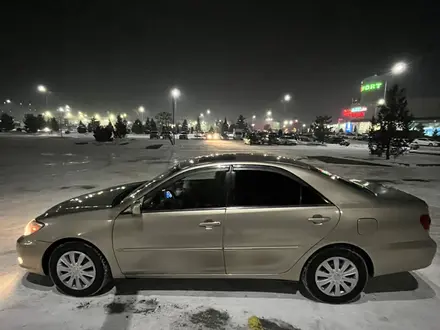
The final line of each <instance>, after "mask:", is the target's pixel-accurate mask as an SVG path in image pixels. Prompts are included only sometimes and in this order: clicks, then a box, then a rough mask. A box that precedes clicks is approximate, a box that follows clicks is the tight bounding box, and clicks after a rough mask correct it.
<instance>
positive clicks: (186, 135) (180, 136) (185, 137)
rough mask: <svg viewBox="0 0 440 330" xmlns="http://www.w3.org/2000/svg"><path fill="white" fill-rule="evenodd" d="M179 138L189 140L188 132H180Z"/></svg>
mask: <svg viewBox="0 0 440 330" xmlns="http://www.w3.org/2000/svg"><path fill="white" fill-rule="evenodd" d="M179 140H188V133H186V132H182V133H180V135H179Z"/></svg>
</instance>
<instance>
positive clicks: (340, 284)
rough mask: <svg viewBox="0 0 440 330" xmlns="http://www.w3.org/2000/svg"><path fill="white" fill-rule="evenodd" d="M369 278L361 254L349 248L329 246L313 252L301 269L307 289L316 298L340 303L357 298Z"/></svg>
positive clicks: (331, 302)
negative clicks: (313, 254) (315, 253)
mask: <svg viewBox="0 0 440 330" xmlns="http://www.w3.org/2000/svg"><path fill="white" fill-rule="evenodd" d="M367 280H368V271H367V266H366V264H365V261H364V260H363V258H362V257H361V256H360V255H359V254H357V253H356V252H355V251H353V250H351V249H349V248H339V247H338V248H330V249H325V250H323V251H321V252H319V253H318V254H317V255H315V256H313V257H312V258H311V259H310V260H309V261H308V262H307V264H306V266H305V267H304V269H303V273H302V282H303V284H304V287H305V288H306V290H307V291H308V292H309V293H310V294H311V295H312V296H313V297H314V298H315V299H317V300H319V301H322V302H326V303H330V304H343V303H349V302H351V301H353V300H356V299H357V298H358V297H359V296H360V294H361V292H362V291H363V289H364V288H365V285H366V284H367Z"/></svg>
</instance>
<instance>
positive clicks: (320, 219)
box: [308, 214, 331, 225]
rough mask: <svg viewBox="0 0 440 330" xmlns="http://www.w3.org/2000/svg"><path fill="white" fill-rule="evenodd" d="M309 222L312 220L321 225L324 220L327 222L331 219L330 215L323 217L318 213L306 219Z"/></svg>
mask: <svg viewBox="0 0 440 330" xmlns="http://www.w3.org/2000/svg"><path fill="white" fill-rule="evenodd" d="M308 220H309V221H310V222H313V224H314V225H322V224H323V223H324V222H328V221H330V220H331V218H330V217H323V216H321V215H319V214H317V215H314V216H313V217H311V218H309V219H308Z"/></svg>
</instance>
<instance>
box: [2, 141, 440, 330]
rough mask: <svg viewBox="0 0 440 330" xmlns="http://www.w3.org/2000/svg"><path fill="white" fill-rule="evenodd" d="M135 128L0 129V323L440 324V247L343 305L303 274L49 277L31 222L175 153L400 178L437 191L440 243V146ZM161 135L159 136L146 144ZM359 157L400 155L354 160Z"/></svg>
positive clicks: (427, 195)
mask: <svg viewBox="0 0 440 330" xmlns="http://www.w3.org/2000/svg"><path fill="white" fill-rule="evenodd" d="M23 137H26V138H23ZM131 138H132V137H129V139H128V140H127V141H126V142H129V143H128V144H124V145H120V144H119V143H114V144H102V145H98V144H95V143H93V141H92V138H91V137H78V136H76V137H75V138H73V136H72V137H68V138H64V139H61V138H58V137H54V136H39V137H38V138H32V137H31V136H29V135H23V136H18V135H11V134H9V135H3V134H0V152H1V155H2V157H1V159H0V224H1V228H2V229H1V231H0V329H2V330H3V329H5V330H9V329H11V330H12V329H47V330H52V329H63V330H68V329H103V330H108V329H115V330H116V329H117V330H119V329H154V330H156V329H203V328H208V329H209V328H210V329H247V328H248V322H249V318H251V317H252V316H254V315H255V316H257V317H258V318H264V319H265V320H263V321H262V322H263V323H265V324H266V328H267V329H301V330H308V329H338V330H340V329H347V330H353V329H439V325H440V313H439V311H440V255H439V253H437V256H436V259H435V260H434V263H433V265H431V266H430V267H428V268H426V269H423V270H420V271H415V272H411V273H402V274H396V275H389V276H384V277H379V278H375V279H373V280H372V281H371V282H370V283H369V285H368V287H367V289H366V293H365V294H364V295H363V296H362V298H361V299H360V300H359V301H357V302H355V303H353V304H350V305H343V306H332V305H326V304H320V303H316V302H313V301H311V300H308V299H306V298H304V297H303V296H302V295H301V293H299V291H298V287H297V285H296V284H294V283H288V282H279V281H254V280H228V281H227V280H148V281H147V280H139V281H137V280H136V281H133V280H130V281H121V282H118V283H117V284H116V286H115V287H113V288H111V289H110V291H108V292H107V293H104V294H102V295H101V296H99V297H92V298H72V297H67V296H64V295H62V294H60V293H58V292H57V291H56V290H55V289H54V288H53V286H52V285H51V283H50V281H49V280H48V279H47V278H44V277H39V276H35V275H31V274H28V273H26V272H25V271H24V270H22V269H20V268H19V267H18V266H17V265H16V254H15V240H16V239H17V238H18V237H19V236H20V235H21V234H22V230H23V227H24V225H25V224H26V222H28V221H29V220H30V219H31V218H32V217H34V216H35V215H38V214H40V213H41V212H42V211H44V210H45V209H47V208H48V207H49V206H51V205H53V204H54V203H56V202H59V201H62V200H65V199H67V198H70V197H73V196H75V195H78V194H81V193H84V192H85V191H92V190H94V189H99V188H103V187H106V186H109V185H113V184H118V183H124V182H130V181H137V180H142V179H145V180H147V179H149V178H151V177H152V176H154V175H156V174H157V173H158V172H160V171H162V170H164V169H165V168H166V167H168V165H169V164H170V163H171V162H173V161H174V160H176V159H182V158H187V157H193V156H197V155H202V154H210V153H221V152H246V151H260V152H268V153H277V154H281V155H288V156H296V157H297V156H310V157H311V158H309V159H308V160H307V161H308V162H310V163H313V164H315V165H319V166H320V167H322V168H325V169H327V170H329V171H331V172H334V173H336V174H339V175H344V176H349V177H358V178H363V179H367V180H368V179H370V180H376V181H382V182H384V183H386V184H390V185H393V186H396V187H398V188H400V189H402V190H405V191H407V192H410V193H412V194H414V195H417V196H418V197H421V198H423V199H424V200H426V201H427V202H428V204H429V206H430V212H431V216H432V220H433V224H432V229H431V235H432V237H433V238H434V239H435V240H436V241H437V244H439V245H440V189H438V185H439V181H440V170H439V167H438V165H439V164H440V158H439V157H438V156H434V155H424V154H409V155H405V156H403V157H401V158H398V159H396V160H395V161H393V160H391V161H388V162H384V161H380V160H378V159H377V158H376V157H371V156H369V155H368V153H367V150H366V148H365V147H362V146H361V147H359V146H357V145H353V146H350V147H341V146H338V145H329V146H273V147H262V146H252V147H251V146H246V145H244V144H243V143H242V142H239V141H178V142H177V145H176V146H174V147H172V146H170V143H169V142H168V141H162V140H148V139H136V140H131ZM85 142H88V143H87V144H76V143H85ZM154 144H156V145H157V144H162V146H161V147H160V148H159V149H146V147H148V146H151V145H154ZM323 156H324V157H323ZM325 157H327V158H325ZM328 157H333V158H328ZM338 158H342V159H343V160H342V161H341V160H340V159H339V160H338ZM344 159H349V161H344ZM350 160H351V162H355V163H356V162H367V163H368V162H369V163H374V164H378V165H381V164H391V165H392V166H369V165H365V164H364V165H353V164H346V162H350ZM330 162H334V163H330ZM335 162H336V163H335ZM338 162H339V163H338ZM340 163H342V164H340ZM358 164H359V163H358ZM252 320H253V319H252V318H251V321H252ZM270 322H273V323H272V324H271V323H270ZM274 324H278V325H279V327H278V328H276V327H275V326H274Z"/></svg>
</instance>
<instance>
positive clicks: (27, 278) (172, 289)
mask: <svg viewBox="0 0 440 330" xmlns="http://www.w3.org/2000/svg"><path fill="white" fill-rule="evenodd" d="M22 284H23V285H24V286H25V287H27V288H30V289H34V290H38V291H51V290H53V291H55V292H58V291H57V290H56V289H54V287H53V283H52V281H51V280H50V278H49V277H47V276H41V275H37V274H31V273H26V274H25V275H24V276H23V279H22ZM113 288H115V296H130V295H136V294H137V293H138V292H140V291H143V293H147V292H145V291H150V292H149V293H150V294H154V295H159V296H168V295H169V296H175V295H176V294H178V295H182V296H204V297H237V298H243V297H249V298H280V295H283V298H288V296H290V297H291V298H295V299H297V298H299V299H304V298H303V297H302V296H305V297H306V298H308V299H310V298H311V297H309V296H308V295H307V293H306V291H305V289H304V288H303V286H302V285H301V284H300V283H298V282H291V281H283V280H266V279H165V278H146V279H126V280H115V281H114V283H112V284H109V285H107V286H105V287H104V288H103V289H102V290H101V292H99V293H98V295H106V294H107V293H108V292H110V290H112V289H113ZM298 293H301V295H299V294H298ZM433 297H435V292H434V290H433V289H432V288H431V287H430V286H429V284H428V283H426V282H425V281H424V280H423V279H422V278H421V277H420V276H419V275H417V274H416V273H415V272H402V273H397V274H391V275H383V276H378V277H374V278H372V279H370V280H369V282H368V284H367V287H366V288H365V290H364V294H363V295H362V297H361V299H360V300H359V302H363V301H388V300H419V299H429V298H433Z"/></svg>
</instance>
